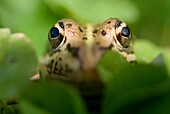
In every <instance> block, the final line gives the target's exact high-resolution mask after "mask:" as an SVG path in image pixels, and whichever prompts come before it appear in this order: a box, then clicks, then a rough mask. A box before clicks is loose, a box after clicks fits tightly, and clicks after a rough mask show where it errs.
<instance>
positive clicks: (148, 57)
mask: <svg viewBox="0 0 170 114" xmlns="http://www.w3.org/2000/svg"><path fill="white" fill-rule="evenodd" d="M134 52H135V55H136V57H137V61H138V62H139V63H151V62H152V61H153V60H154V59H155V58H156V57H157V56H158V55H159V54H160V53H162V52H163V50H162V48H160V47H157V46H156V45H154V44H153V43H152V42H150V41H148V40H144V39H141V40H136V41H135V45H134Z"/></svg>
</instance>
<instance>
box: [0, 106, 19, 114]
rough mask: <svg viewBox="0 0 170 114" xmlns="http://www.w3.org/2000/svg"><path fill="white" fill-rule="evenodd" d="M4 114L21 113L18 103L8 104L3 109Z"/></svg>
mask: <svg viewBox="0 0 170 114" xmlns="http://www.w3.org/2000/svg"><path fill="white" fill-rule="evenodd" d="M2 114H19V110H18V107H17V105H11V106H7V107H5V108H4V109H3V110H2Z"/></svg>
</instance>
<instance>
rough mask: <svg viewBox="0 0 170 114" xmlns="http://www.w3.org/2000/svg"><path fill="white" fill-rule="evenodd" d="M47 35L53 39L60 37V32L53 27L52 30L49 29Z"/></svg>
mask: <svg viewBox="0 0 170 114" xmlns="http://www.w3.org/2000/svg"><path fill="white" fill-rule="evenodd" d="M49 35H50V37H51V38H55V37H58V36H59V35H60V32H59V30H58V28H56V27H53V28H51V30H50V33H49Z"/></svg>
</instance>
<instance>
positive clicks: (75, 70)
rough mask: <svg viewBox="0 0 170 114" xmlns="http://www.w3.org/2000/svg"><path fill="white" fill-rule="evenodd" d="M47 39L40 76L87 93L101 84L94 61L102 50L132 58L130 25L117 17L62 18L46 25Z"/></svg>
mask: <svg viewBox="0 0 170 114" xmlns="http://www.w3.org/2000/svg"><path fill="white" fill-rule="evenodd" d="M48 39H49V42H50V50H49V52H48V53H47V54H46V55H45V56H44V57H43V59H42V60H41V64H42V67H43V74H44V76H45V77H46V78H48V79H56V80H61V81H64V82H67V83H71V84H73V85H76V86H78V87H79V88H80V89H81V90H82V91H83V92H84V93H87V94H93V93H94V94H96V93H98V92H100V88H101V87H102V86H103V82H102V80H101V79H100V76H99V74H98V72H97V70H96V65H97V63H98V62H99V61H100V59H101V58H102V56H103V54H104V53H105V52H106V50H113V51H115V52H118V53H119V54H121V55H122V56H123V57H125V59H126V60H127V61H128V62H130V63H134V62H136V57H135V54H134V52H133V43H132V41H133V38H132V35H131V32H130V29H129V27H128V26H127V25H126V23H124V22H122V21H121V20H119V19H118V18H109V19H107V20H106V21H104V22H102V23H99V24H94V25H92V24H79V23H77V22H75V21H73V20H72V19H62V20H59V21H58V22H57V23H56V24H55V25H54V26H53V27H52V28H51V29H50V31H49V34H48ZM113 60H114V58H113ZM84 88H88V89H86V90H85V89H84Z"/></svg>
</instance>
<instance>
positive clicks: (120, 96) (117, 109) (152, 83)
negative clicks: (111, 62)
mask: <svg viewBox="0 0 170 114" xmlns="http://www.w3.org/2000/svg"><path fill="white" fill-rule="evenodd" d="M168 93H170V80H169V79H168V76H167V72H166V69H164V70H163V69H162V68H160V67H158V66H153V65H146V64H138V65H134V66H130V67H127V68H125V69H123V70H121V72H119V73H118V74H117V75H116V76H115V78H112V79H111V80H110V83H109V84H108V88H107V89H106V96H105V98H104V101H103V102H104V104H103V113H104V114H113V113H115V114H122V113H127V112H128V113H131V114H136V113H140V112H141V111H143V109H145V108H147V106H150V107H152V106H154V105H152V104H154V103H155V102H154V100H159V99H158V98H160V97H162V98H163V97H164V95H167V94H168ZM148 109H149V108H148ZM155 110H156V109H155ZM160 113H161V112H160Z"/></svg>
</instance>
